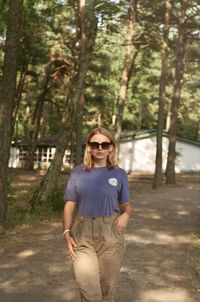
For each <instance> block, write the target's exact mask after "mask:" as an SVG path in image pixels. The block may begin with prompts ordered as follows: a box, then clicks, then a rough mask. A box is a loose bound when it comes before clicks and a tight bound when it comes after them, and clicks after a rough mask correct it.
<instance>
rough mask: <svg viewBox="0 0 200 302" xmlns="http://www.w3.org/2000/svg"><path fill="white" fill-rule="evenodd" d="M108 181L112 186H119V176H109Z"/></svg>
mask: <svg viewBox="0 0 200 302" xmlns="http://www.w3.org/2000/svg"><path fill="white" fill-rule="evenodd" d="M108 182H109V184H110V185H111V186H114V187H116V186H117V178H109V179H108Z"/></svg>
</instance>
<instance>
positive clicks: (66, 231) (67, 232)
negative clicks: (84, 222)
mask: <svg viewBox="0 0 200 302" xmlns="http://www.w3.org/2000/svg"><path fill="white" fill-rule="evenodd" d="M70 231H71V230H70V229H65V230H64V232H63V237H65V236H66V234H69V233H70Z"/></svg>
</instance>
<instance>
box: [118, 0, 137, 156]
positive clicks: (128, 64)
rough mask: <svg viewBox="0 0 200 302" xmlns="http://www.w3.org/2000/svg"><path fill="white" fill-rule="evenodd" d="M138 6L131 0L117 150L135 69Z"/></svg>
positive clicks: (119, 109)
mask: <svg viewBox="0 0 200 302" xmlns="http://www.w3.org/2000/svg"><path fill="white" fill-rule="evenodd" d="M136 7H137V0H130V13H129V24H128V32H127V37H126V49H125V60H124V67H123V71H122V77H121V86H120V91H119V98H118V104H117V115H116V124H115V135H114V138H115V141H116V145H117V150H118V149H119V141H120V135H121V131H122V120H123V113H124V108H125V102H126V98H127V90H128V84H129V80H130V77H131V71H132V69H133V64H134V59H135V57H136V56H134V46H133V38H134V33H135V23H136Z"/></svg>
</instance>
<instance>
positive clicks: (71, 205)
mask: <svg viewBox="0 0 200 302" xmlns="http://www.w3.org/2000/svg"><path fill="white" fill-rule="evenodd" d="M75 209H76V202H74V201H67V202H65V206H64V211H63V231H65V230H70V229H71V227H72V224H73V219H74V214H75Z"/></svg>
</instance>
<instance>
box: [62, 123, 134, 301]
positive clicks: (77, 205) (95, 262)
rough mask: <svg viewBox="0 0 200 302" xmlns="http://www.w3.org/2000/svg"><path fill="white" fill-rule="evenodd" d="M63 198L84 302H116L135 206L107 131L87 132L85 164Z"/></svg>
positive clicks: (66, 231)
mask: <svg viewBox="0 0 200 302" xmlns="http://www.w3.org/2000/svg"><path fill="white" fill-rule="evenodd" d="M64 198H65V206H64V219H63V220H64V223H63V226H64V232H63V236H64V239H65V242H66V246H67V250H68V253H69V255H70V256H71V258H72V260H73V266H74V273H75V278H76V281H77V285H78V288H79V290H80V295H81V301H82V302H86V301H87V302H113V301H115V300H114V294H115V289H116V285H117V280H118V276H119V272H120V267H121V264H122V260H123V256H124V252H125V242H124V235H123V232H124V230H125V229H126V227H127V225H128V222H129V219H130V216H131V212H132V205H131V203H130V202H129V189H128V177H127V175H126V172H125V171H124V170H123V169H121V168H119V167H118V166H117V164H116V145H115V142H114V139H113V137H112V135H111V133H110V132H108V131H107V130H106V129H104V128H96V129H94V130H93V131H92V132H91V133H90V134H89V136H88V139H87V144H86V149H85V155H84V160H83V164H82V165H80V166H77V167H76V168H75V169H74V170H73V171H72V173H71V175H70V177H69V180H68V184H67V187H66V190H65V196H64ZM75 213H76V215H75Z"/></svg>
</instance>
